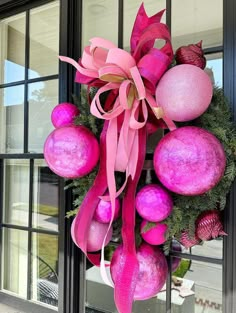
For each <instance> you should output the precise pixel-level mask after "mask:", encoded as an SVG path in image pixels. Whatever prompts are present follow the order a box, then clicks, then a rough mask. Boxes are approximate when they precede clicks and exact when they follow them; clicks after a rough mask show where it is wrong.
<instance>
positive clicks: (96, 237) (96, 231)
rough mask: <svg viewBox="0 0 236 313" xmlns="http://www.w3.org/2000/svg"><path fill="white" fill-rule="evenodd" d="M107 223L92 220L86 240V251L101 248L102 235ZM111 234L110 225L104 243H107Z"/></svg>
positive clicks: (106, 228)
mask: <svg viewBox="0 0 236 313" xmlns="http://www.w3.org/2000/svg"><path fill="white" fill-rule="evenodd" d="M108 226H109V224H102V223H99V222H97V221H94V220H92V222H91V225H90V229H89V233H88V241H87V250H88V252H93V251H98V250H101V248H102V243H103V240H104V237H105V235H106V233H107V231H108ZM111 236H112V227H111V228H110V229H109V233H108V235H107V238H106V242H105V245H107V244H108V243H109V241H110V240H111Z"/></svg>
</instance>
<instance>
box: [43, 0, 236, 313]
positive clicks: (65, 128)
mask: <svg viewBox="0 0 236 313" xmlns="http://www.w3.org/2000/svg"><path fill="white" fill-rule="evenodd" d="M163 12H164V11H161V12H159V13H157V14H155V15H154V16H152V17H148V16H147V15H146V12H145V9H144V6H143V5H141V7H140V8H139V11H138V13H137V17H136V20H135V23H134V27H133V31H132V35H131V40H130V45H131V52H130V53H128V52H127V51H124V50H122V49H119V48H117V47H116V46H115V45H114V44H113V43H112V42H110V41H108V40H105V39H103V38H92V39H91V40H90V43H91V44H90V46H87V47H85V49H84V51H83V55H82V58H81V59H80V60H79V62H75V61H74V60H72V59H70V58H68V57H60V59H61V60H62V61H65V62H68V63H70V64H72V65H73V66H74V67H75V68H76V70H77V71H76V77H75V81H76V82H78V83H81V84H84V85H87V90H84V89H83V90H82V93H81V97H80V99H79V100H78V99H76V97H74V102H75V104H77V106H76V105H74V104H71V103H61V104H59V105H57V106H56V107H55V108H54V110H53V112H52V115H51V120H52V123H53V125H54V127H55V130H54V131H53V132H52V133H51V134H49V136H48V138H47V140H46V142H45V146H44V155H45V160H46V162H47V163H48V166H49V167H50V168H51V169H52V171H54V172H55V173H56V174H58V175H60V176H62V177H65V178H67V179H69V180H70V181H69V183H68V185H67V187H73V192H74V195H75V201H74V206H75V208H76V209H75V210H72V211H70V212H68V216H73V215H74V214H76V216H75V218H74V220H73V223H72V228H71V234H72V238H73V240H74V242H75V244H76V245H77V246H78V247H79V248H80V249H81V250H82V251H83V252H84V253H85V254H86V256H87V258H88V259H89V260H90V261H91V262H92V263H93V264H94V265H97V266H100V268H101V275H102V276H103V279H104V281H105V282H106V283H107V284H109V285H111V286H112V287H114V297H115V303H116V306H117V309H118V311H119V312H121V313H124V312H125V313H127V312H131V311H132V302H133V300H143V299H148V298H151V297H153V296H155V295H156V294H157V293H158V292H159V291H160V290H161V289H162V287H163V285H164V283H165V281H166V278H167V272H168V266H167V262H166V257H165V254H164V251H165V250H166V249H168V248H169V247H170V246H171V245H172V247H173V248H175V249H180V250H181V245H182V246H184V247H186V248H189V247H192V246H194V245H197V244H201V242H203V241H207V240H211V239H214V238H217V237H219V236H222V235H226V233H225V232H224V229H223V222H222V214H221V212H222V210H223V209H224V208H225V205H226V197H227V194H228V193H229V191H230V187H231V184H232V182H233V180H234V178H235V175H236V128H235V126H234V124H233V122H232V115H231V112H230V108H229V104H228V101H227V99H226V97H225V96H224V93H223V90H222V89H220V88H218V87H215V86H213V82H212V80H211V78H210V77H209V75H208V73H207V71H206V70H204V68H205V66H206V59H205V57H204V53H203V50H202V47H201V42H199V43H198V44H190V45H189V46H183V47H180V48H179V49H177V51H176V52H175V54H174V53H173V50H172V45H171V40H170V34H169V30H168V28H167V26H166V25H165V24H163V23H161V17H162V15H163ZM157 39H162V40H164V41H165V44H164V46H163V47H162V48H160V49H158V48H155V47H154V42H155V41H156V40H157ZM160 130H162V138H161V139H160V140H159V142H158V143H157V145H156V147H154V150H153V154H152V161H150V160H149V161H145V158H146V147H147V145H148V144H149V140H150V138H155V137H156V136H157V132H159V133H160ZM98 161H99V165H98ZM112 239H113V241H114V240H115V241H116V242H117V243H118V244H117V247H115V249H113V250H115V251H114V253H113V254H112V258H111V262H107V261H106V260H105V257H104V251H105V247H107V246H108V247H109V242H110V241H111V240H112ZM176 240H177V241H176ZM176 243H177V245H176ZM180 244H181V245H180ZM178 264H179V263H178V262H177V263H176V262H175V264H173V267H172V270H173V271H174V270H176V268H177V266H178ZM106 266H110V272H111V277H112V281H110V280H109V278H108V277H107V275H106V270H105V267H106Z"/></svg>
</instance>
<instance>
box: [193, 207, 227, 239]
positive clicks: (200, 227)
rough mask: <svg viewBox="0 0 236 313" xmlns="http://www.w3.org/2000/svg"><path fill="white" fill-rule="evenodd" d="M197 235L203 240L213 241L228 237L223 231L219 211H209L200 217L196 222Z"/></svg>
mask: <svg viewBox="0 0 236 313" xmlns="http://www.w3.org/2000/svg"><path fill="white" fill-rule="evenodd" d="M196 235H197V237H198V238H200V239H201V240H211V239H215V238H217V237H219V236H223V235H227V234H226V233H225V232H224V230H223V224H222V222H221V218H220V212H219V211H218V210H207V211H204V212H202V213H201V214H200V215H199V216H198V218H197V220H196Z"/></svg>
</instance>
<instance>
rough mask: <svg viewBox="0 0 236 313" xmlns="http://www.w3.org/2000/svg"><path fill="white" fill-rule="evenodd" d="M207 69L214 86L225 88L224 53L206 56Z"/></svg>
mask: <svg viewBox="0 0 236 313" xmlns="http://www.w3.org/2000/svg"><path fill="white" fill-rule="evenodd" d="M206 59H207V64H206V68H207V71H208V73H209V74H210V77H211V78H212V80H213V82H214V84H215V85H216V86H217V87H221V88H222V87H223V58H222V53H214V54H209V55H206Z"/></svg>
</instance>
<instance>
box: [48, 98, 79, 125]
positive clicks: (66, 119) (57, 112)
mask: <svg viewBox="0 0 236 313" xmlns="http://www.w3.org/2000/svg"><path fill="white" fill-rule="evenodd" d="M79 114H80V111H79V109H78V108H77V107H76V106H75V105H74V104H72V103H68V102H64V103H60V104H58V105H57V106H56V107H55V108H54V109H53V110H52V113H51V121H52V124H53V126H54V127H55V128H58V127H64V126H70V125H73V123H74V118H75V117H76V116H78V115H79Z"/></svg>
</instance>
